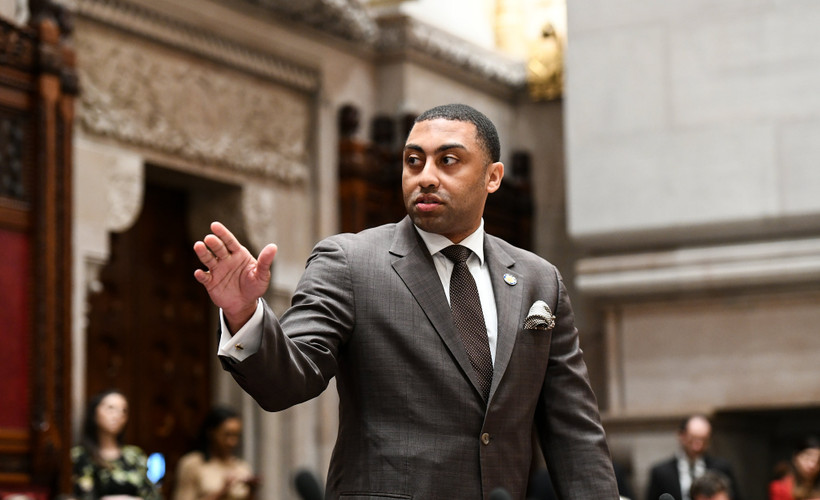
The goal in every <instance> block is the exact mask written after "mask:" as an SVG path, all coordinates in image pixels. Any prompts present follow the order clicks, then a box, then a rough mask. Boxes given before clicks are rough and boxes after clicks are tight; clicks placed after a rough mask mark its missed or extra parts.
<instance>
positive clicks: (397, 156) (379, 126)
mask: <svg viewBox="0 0 820 500" xmlns="http://www.w3.org/2000/svg"><path fill="white" fill-rule="evenodd" d="M414 119H415V116H413V115H406V116H404V117H402V118H401V119H400V120H394V119H392V118H390V117H386V116H378V117H376V118H375V119H374V120H373V122H372V124H371V139H370V141H368V142H364V141H357V140H355V139H354V135H355V134H356V132H357V130H358V128H359V114H358V111H357V110H356V108H355V107H353V106H350V105H347V106H344V107H342V108H341V109H340V111H339V123H338V126H339V137H340V139H339V201H340V205H341V206H340V212H341V218H340V219H341V229H342V231H345V232H357V231H361V230H363V229H366V228H369V227H374V226H378V225H381V224H386V223H390V222H397V221H399V220H401V219H402V218H403V217H404V216H405V215H406V211H405V208H404V201H403V200H402V192H401V170H402V148H403V147H404V139H405V138H406V137H407V134H408V133H409V131H410V129H411V128H412V125H413V120H414ZM396 129H400V131H399V132H397V131H396ZM529 165H530V162H529V156H528V154H527V153H524V152H517V153H514V154H513V155H512V162H511V164H510V165H506V172H505V176H504V181H503V182H502V184H501V188H500V189H499V190H498V191H496V192H495V193H493V194H491V195H489V197H488V198H487V205H486V207H485V210H484V227H485V230H486V231H487V232H488V233H490V234H493V235H496V236H499V237H501V238H503V239H504V240H506V241H508V242H510V243H512V244H513V245H516V246H519V247H521V248H527V249H530V248H531V247H532V212H533V206H532V195H531V188H530V182H529Z"/></svg>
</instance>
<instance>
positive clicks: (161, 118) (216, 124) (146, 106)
mask: <svg viewBox="0 0 820 500" xmlns="http://www.w3.org/2000/svg"><path fill="white" fill-rule="evenodd" d="M75 42H76V46H77V53H79V54H82V58H81V59H80V61H79V74H80V81H81V82H82V89H83V91H82V93H81V99H80V106H79V117H80V123H81V124H82V126H83V127H85V128H86V129H87V130H88V131H90V132H92V133H94V134H99V135H103V136H108V137H113V138H115V139H118V140H121V141H124V142H126V143H130V144H134V145H138V146H145V147H150V148H152V149H156V150H159V151H161V152H164V153H168V154H172V155H176V156H179V157H182V158H185V159H188V160H191V161H194V162H198V163H202V164H210V165H217V166H222V167H226V168H230V169H233V170H236V171H240V172H244V173H248V174H254V175H261V176H264V177H270V178H274V179H277V180H278V181H280V182H285V183H300V182H303V181H305V180H306V179H307V178H308V175H309V170H308V167H307V138H308V135H309V134H308V128H307V127H308V120H309V117H310V110H309V103H308V98H307V96H305V95H303V94H299V93H296V92H294V91H290V90H287V89H284V88H276V87H273V86H271V85H267V84H265V83H264V82H261V81H259V80H258V79H255V78H252V77H250V76H248V75H245V74H243V73H240V72H236V71H232V70H230V69H227V68H224V67H218V66H211V65H207V63H206V62H204V61H198V60H196V59H193V58H190V59H188V58H184V57H182V54H177V53H174V52H170V51H168V50H158V49H157V50H151V48H149V47H147V46H144V45H141V44H139V43H134V40H133V39H126V38H125V37H123V36H119V35H117V34H115V33H106V34H101V33H100V32H99V31H98V30H97V29H93V28H92V26H86V27H85V29H82V30H77V36H76V40H75Z"/></svg>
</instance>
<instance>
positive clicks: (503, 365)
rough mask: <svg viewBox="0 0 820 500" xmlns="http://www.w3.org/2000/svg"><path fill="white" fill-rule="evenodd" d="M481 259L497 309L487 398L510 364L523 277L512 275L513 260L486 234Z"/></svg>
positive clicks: (522, 294)
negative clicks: (507, 278) (511, 279)
mask: <svg viewBox="0 0 820 500" xmlns="http://www.w3.org/2000/svg"><path fill="white" fill-rule="evenodd" d="M484 258H485V259H486V260H487V267H488V269H489V271H490V281H491V282H492V285H493V295H495V304H496V309H497V310H498V342H497V344H496V350H495V365H494V367H493V384H492V387H491V388H490V398H491V399H492V395H493V394H494V393H495V390H496V388H497V387H498V384H499V383H500V382H501V378H502V377H503V376H504V372H505V371H506V370H507V365H509V363H510V357H511V356H512V352H513V348H514V347H515V338H516V336H517V334H518V327H519V325H518V323H519V320H520V318H521V307H522V304H523V297H524V283H522V281H523V280H524V279H525V277H523V276H520V275H518V274H517V273H515V272H513V266H514V265H515V260H514V259H513V258H512V257H511V256H510V255H509V254H508V253H507V252H505V251H504V250H502V249H501V247H499V246H498V244H497V243H496V242H495V241H494V240H493V238H492V237H491V236H489V235H485V236H484ZM505 274H509V275H510V276H512V277H514V278H515V279H516V280H517V283H516V285H509V284H508V283H507V282H506V281H505V280H504V275H505Z"/></svg>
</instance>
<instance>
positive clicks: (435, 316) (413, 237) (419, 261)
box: [390, 217, 481, 394]
mask: <svg viewBox="0 0 820 500" xmlns="http://www.w3.org/2000/svg"><path fill="white" fill-rule="evenodd" d="M390 253H391V254H393V255H395V256H396V257H397V259H396V260H394V261H393V269H394V270H395V271H396V273H398V275H399V277H400V278H401V279H402V281H404V284H405V285H406V286H407V288H408V289H409V290H410V293H412V294H413V297H414V298H415V299H416V302H418V304H419V306H420V307H421V308H422V310H423V311H424V314H426V315H427V318H428V319H429V320H430V323H431V324H432V325H433V328H435V330H436V332H437V333H438V335H439V337H441V340H442V341H443V342H444V344H445V345H446V346H447V349H448V350H449V351H450V353H451V354H452V355H453V357H454V358H455V359H456V361H457V362H458V365H459V366H460V367H461V371H462V373H464V374H465V375H466V376H467V377H468V378H469V379H470V382H471V383H472V384H473V387H474V388H475V390H476V391H477V392H478V393H479V394H481V390H480V389H479V384H478V378H477V375H476V374H475V370H473V367H472V365H471V364H470V359H469V358H468V357H467V351H466V350H465V349H464V344H463V343H462V341H461V337H459V334H458V332H457V331H456V327H455V324H454V323H453V315H452V313H451V312H450V306H449V304H448V303H447V296H446V295H445V294H444V289H443V288H442V286H441V280H440V279H439V277H438V273H437V272H436V267H435V264H433V258H432V257H431V256H430V252H429V251H428V250H427V246H426V245H425V244H424V241H423V240H422V239H421V237H420V236H419V234H418V232H417V231H416V229H415V227H414V226H413V223H412V221H411V220H410V218H409V217H405V218H404V219H403V220H402V221H401V222H399V223H398V225H397V227H396V234H395V236H394V239H393V244H392V246H391V247H390Z"/></svg>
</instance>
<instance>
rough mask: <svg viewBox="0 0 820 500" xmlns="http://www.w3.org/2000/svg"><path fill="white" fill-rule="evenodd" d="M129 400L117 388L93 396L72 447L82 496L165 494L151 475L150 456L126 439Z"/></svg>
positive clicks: (147, 499) (148, 499)
mask: <svg viewBox="0 0 820 500" xmlns="http://www.w3.org/2000/svg"><path fill="white" fill-rule="evenodd" d="M127 423H128V401H127V400H126V399H125V396H124V395H123V394H122V393H121V392H119V391H116V390H108V391H104V392H101V393H99V394H97V395H96V396H94V397H93V398H91V400H89V402H88V407H87V408H86V412H85V417H84V419H83V427H82V435H81V436H80V444H79V445H77V446H75V447H74V448H72V449H71V462H72V464H73V477H72V479H73V482H74V496H75V497H76V498H77V499H78V500H98V499H101V500H115V499H134V498H139V499H142V500H158V499H160V498H161V496H160V495H159V492H158V491H157V489H156V487H155V486H154V484H153V483H152V482H151V481H150V480H149V479H148V476H147V470H148V467H147V457H146V456H145V453H143V451H142V450H141V449H140V448H138V447H136V446H133V445H126V444H124V443H123V434H125V424H127Z"/></svg>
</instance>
